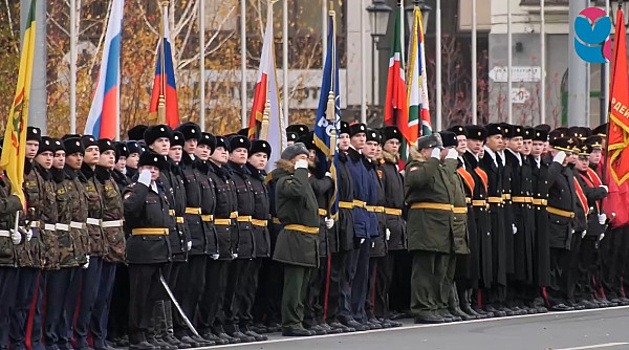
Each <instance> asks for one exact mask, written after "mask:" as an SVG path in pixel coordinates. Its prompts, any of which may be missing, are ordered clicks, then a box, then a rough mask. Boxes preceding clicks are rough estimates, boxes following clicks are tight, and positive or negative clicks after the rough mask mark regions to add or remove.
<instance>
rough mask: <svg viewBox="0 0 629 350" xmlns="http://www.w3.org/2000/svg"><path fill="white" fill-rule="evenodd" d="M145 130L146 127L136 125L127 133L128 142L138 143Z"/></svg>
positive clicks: (142, 137)
mask: <svg viewBox="0 0 629 350" xmlns="http://www.w3.org/2000/svg"><path fill="white" fill-rule="evenodd" d="M146 129H148V126H146V125H143V124H140V125H136V126H134V127H132V128H131V129H129V131H127V136H128V137H129V140H133V141H140V140H142V139H144V132H145V131H146Z"/></svg>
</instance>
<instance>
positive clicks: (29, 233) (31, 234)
mask: <svg viewBox="0 0 629 350" xmlns="http://www.w3.org/2000/svg"><path fill="white" fill-rule="evenodd" d="M32 238H33V229H32V228H29V229H28V231H26V240H27V241H29V242H30V241H31V239H32Z"/></svg>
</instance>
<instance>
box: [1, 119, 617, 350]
mask: <svg viewBox="0 0 629 350" xmlns="http://www.w3.org/2000/svg"><path fill="white" fill-rule="evenodd" d="M339 126H340V127H339V137H338V155H337V158H336V159H335V161H334V164H335V171H334V173H335V174H336V184H337V185H338V187H336V186H335V181H333V178H335V176H334V175H333V174H332V173H331V172H330V171H329V170H330V169H323V168H322V166H321V163H320V162H319V157H317V150H316V149H317V148H316V145H315V140H314V136H313V133H312V132H310V131H308V128H307V127H306V126H303V125H293V126H290V127H289V128H287V130H286V131H287V137H288V139H289V142H288V147H287V148H286V149H285V150H284V151H282V154H281V158H282V159H281V160H280V161H278V163H277V164H276V165H275V168H276V169H275V170H274V171H272V172H271V173H270V174H266V172H265V169H266V168H267V161H268V159H269V157H270V155H271V152H272V151H273V150H271V146H270V144H269V143H268V142H266V141H264V140H249V139H248V138H247V137H246V136H244V135H246V134H247V130H241V131H240V132H239V133H238V134H233V135H227V136H215V135H212V134H210V133H206V132H203V131H202V130H201V129H200V127H199V126H198V125H196V124H194V123H185V124H182V125H180V126H179V127H177V128H176V130H172V129H171V128H170V127H168V126H166V125H154V126H150V127H146V126H137V127H135V128H133V129H131V130H130V131H129V139H130V140H134V141H128V142H113V141H112V140H108V139H100V140H95V139H94V138H93V137H92V136H89V135H83V136H80V135H66V136H64V137H63V138H62V139H54V138H50V137H45V136H42V135H41V132H40V131H39V129H37V128H32V127H29V129H28V136H27V155H26V157H27V161H26V168H25V181H24V185H23V187H24V191H25V194H26V203H27V210H26V211H25V212H24V213H23V214H22V215H19V217H18V218H17V219H18V225H17V227H18V229H17V230H16V229H15V227H16V225H15V222H16V215H15V214H16V212H17V211H18V210H20V209H21V204H20V202H19V200H18V199H17V197H16V196H14V195H12V193H13V190H12V189H11V188H10V186H9V185H8V182H7V181H4V180H2V181H1V182H0V183H1V184H2V191H0V197H1V198H2V202H1V203H2V204H3V206H2V207H0V209H1V210H0V212H1V213H2V214H3V216H2V218H1V220H0V221H1V223H2V227H1V228H2V230H0V244H1V246H2V249H1V250H0V252H1V253H2V255H0V266H1V267H0V282H1V283H0V322H1V323H2V324H1V325H0V337H1V338H0V341H1V343H0V348H4V347H7V346H10V348H11V349H20V350H21V349H26V348H30V349H37V350H40V349H43V347H46V348H48V349H50V350H57V349H59V350H61V349H63V350H70V349H81V350H87V349H89V348H95V349H97V350H109V349H111V344H113V345H115V346H117V347H123V346H129V347H130V348H133V349H141V350H152V349H164V350H173V349H176V348H192V347H200V346H211V345H215V344H216V345H221V344H228V343H238V342H250V341H261V340H265V339H266V336H264V335H263V333H266V332H271V331H280V330H281V331H282V333H283V334H285V335H293V336H308V335H314V334H328V333H341V332H352V331H357V330H358V331H361V330H368V329H380V328H388V327H396V326H400V323H399V322H396V321H395V320H394V319H397V318H400V317H403V316H404V315H406V314H408V313H409V312H411V313H412V315H413V316H414V317H415V320H416V321H417V322H429V323H435V322H448V321H456V320H460V319H466V320H467V319H474V318H485V317H492V316H504V315H517V314H524V313H534V312H545V311H547V308H551V309H552V310H571V309H574V308H584V307H589V308H591V307H598V306H611V305H615V304H618V303H623V304H625V303H627V302H629V300H627V299H624V294H621V293H622V288H620V287H621V284H620V283H619V282H618V281H621V280H622V279H621V277H622V276H621V275H620V272H619V271H618V269H609V267H610V266H612V265H613V266H619V265H620V264H622V262H618V261H611V262H610V261H609V259H610V257H609V256H607V255H606V254H600V251H601V250H602V249H613V247H611V246H612V245H614V243H613V242H615V241H614V238H613V235H608V236H605V235H604V232H605V230H606V225H607V223H608V219H607V218H606V217H605V216H604V214H603V213H602V212H601V210H600V200H601V199H602V198H603V197H605V195H606V193H607V190H606V187H605V186H604V185H602V182H601V181H600V178H599V177H598V176H597V174H596V171H595V170H593V169H592V167H593V168H596V167H597V166H598V164H599V162H600V158H601V150H602V149H603V147H604V138H603V137H601V136H600V135H598V134H599V131H601V130H604V129H601V130H598V131H597V132H594V135H593V136H589V137H588V134H589V133H591V132H590V131H589V130H587V129H585V128H579V129H570V130H568V129H556V130H554V131H552V132H549V131H550V130H549V128H548V127H545V126H540V127H537V128H524V127H521V126H514V125H506V124H490V125H487V126H486V127H484V128H483V127H480V126H466V127H462V126H455V127H453V128H451V129H450V131H446V132H441V133H437V134H434V135H431V136H424V137H422V138H420V139H419V140H418V142H417V144H416V146H415V148H414V149H413V150H412V151H413V152H412V153H413V155H414V158H416V160H414V161H411V162H409V164H408V165H407V168H406V169H405V170H403V171H400V170H401V169H400V167H399V165H398V164H399V158H400V156H399V152H400V146H401V145H402V143H403V142H402V141H403V137H402V135H401V133H400V131H399V130H398V129H397V128H395V127H385V128H382V129H379V130H372V129H368V128H367V127H366V125H364V124H360V123H357V124H353V125H348V124H347V123H345V122H341V123H340V125H339ZM581 139H583V140H581ZM277 151H279V150H276V152H277ZM433 159H434V160H433ZM426 166H428V168H427V169H425V168H426ZM442 172H446V174H444V175H443V176H444V177H445V179H447V180H448V181H447V182H443V181H441V182H443V183H444V184H445V185H444V186H443V188H441V189H442V190H443V193H441V195H437V196H434V197H431V195H430V191H427V190H426V189H427V188H429V189H431V190H432V191H433V192H434V191H435V190H438V189H439V188H440V187H439V186H437V184H438V183H441V182H440V181H437V180H439V179H440V180H443V179H444V177H437V178H435V179H433V177H435V176H436V174H440V173H442ZM304 176H305V177H304ZM440 176H441V175H440ZM405 177H406V180H405ZM304 184H307V185H308V186H306V187H309V188H308V189H307V190H306V189H305V188H304ZM453 189H457V190H456V191H454V190H453ZM337 190H338V192H337ZM444 194H445V196H444ZM334 197H336V198H338V202H337V201H335V200H334ZM337 206H338V213H337V215H332V214H333V213H332V211H331V208H333V207H337ZM305 208H311V209H312V208H314V209H315V213H314V214H312V213H311V212H307V209H305ZM306 212H307V213H306ZM304 213H306V214H304ZM407 223H408V225H407ZM407 227H408V229H407ZM610 242H611V243H610ZM606 259H607V261H606ZM7 286H13V287H14V288H10V287H7ZM281 286H283V288H281ZM605 293H607V294H605ZM610 293H613V294H611V295H610ZM606 296H609V298H607V297H606ZM44 305H45V308H44V307H43V306H44ZM108 340H110V341H111V342H112V343H110V342H108Z"/></svg>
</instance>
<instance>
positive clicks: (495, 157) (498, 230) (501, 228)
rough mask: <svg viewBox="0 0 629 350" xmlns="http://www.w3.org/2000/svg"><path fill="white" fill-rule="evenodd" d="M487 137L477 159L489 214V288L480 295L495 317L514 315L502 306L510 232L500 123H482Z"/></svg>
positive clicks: (504, 294)
mask: <svg viewBox="0 0 629 350" xmlns="http://www.w3.org/2000/svg"><path fill="white" fill-rule="evenodd" d="M485 130H486V131H487V140H486V142H485V146H484V148H483V149H484V155H483V157H482V158H480V160H479V162H478V166H479V168H481V169H482V170H483V171H484V172H485V173H486V174H487V203H488V204H489V209H490V213H491V233H492V237H491V238H492V240H491V242H492V268H493V278H492V287H491V288H490V289H489V290H488V292H487V293H486V294H483V303H484V305H483V306H484V308H485V310H486V311H489V312H492V313H493V314H494V316H498V317H500V316H506V315H510V316H513V315H514V312H513V311H512V310H508V309H506V308H505V307H504V305H503V303H504V302H505V298H506V286H507V257H506V254H507V251H506V245H505V235H507V234H512V227H511V224H510V223H509V224H508V226H509V227H507V226H506V225H505V218H504V216H503V214H504V213H503V198H502V195H503V169H504V165H503V163H502V158H501V157H500V155H499V153H498V152H500V151H501V150H502V149H503V140H502V127H501V126H500V125H499V124H489V125H487V126H485Z"/></svg>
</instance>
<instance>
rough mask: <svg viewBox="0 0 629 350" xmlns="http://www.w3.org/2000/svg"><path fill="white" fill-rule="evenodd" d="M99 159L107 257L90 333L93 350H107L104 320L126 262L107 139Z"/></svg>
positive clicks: (110, 144) (111, 151) (112, 158)
mask: <svg viewBox="0 0 629 350" xmlns="http://www.w3.org/2000/svg"><path fill="white" fill-rule="evenodd" d="M98 149H99V150H100V157H99V159H98V165H97V166H96V168H95V175H96V180H97V182H96V186H97V188H98V191H99V192H100V194H101V198H102V203H103V219H102V222H101V228H102V229H103V240H104V242H105V245H106V253H105V255H104V256H103V267H102V270H101V275H100V283H99V288H98V294H97V296H96V301H95V302H94V309H93V312H92V321H91V323H90V329H91V331H92V336H93V341H94V348H95V349H96V350H110V349H111V347H110V346H109V345H107V344H106V342H105V339H107V319H108V315H109V302H110V300H111V293H112V289H113V286H114V279H115V277H116V267H117V265H118V264H120V263H124V262H125V237H124V232H123V230H122V223H123V218H124V214H123V209H122V195H121V194H120V189H119V188H118V184H117V183H116V182H115V181H114V178H113V176H112V172H113V169H114V167H115V164H116V163H115V158H116V150H115V146H114V143H113V142H112V141H111V140H109V139H100V140H98Z"/></svg>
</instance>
